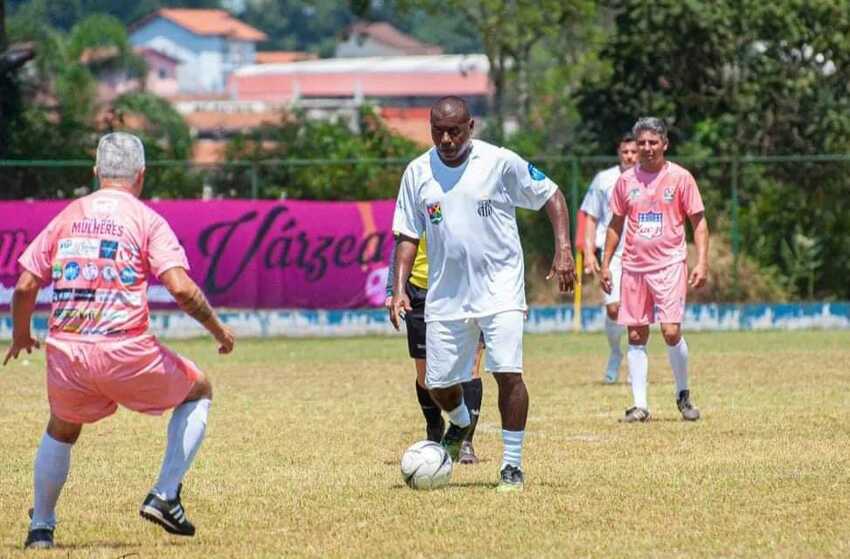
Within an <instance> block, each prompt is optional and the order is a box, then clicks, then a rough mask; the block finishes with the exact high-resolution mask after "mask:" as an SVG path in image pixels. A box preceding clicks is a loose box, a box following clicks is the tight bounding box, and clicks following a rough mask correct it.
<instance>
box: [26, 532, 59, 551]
mask: <svg viewBox="0 0 850 559" xmlns="http://www.w3.org/2000/svg"><path fill="white" fill-rule="evenodd" d="M52 548H53V530H52V529H50V528H36V529H35V530H30V531H29V533H28V534H27V541H25V542H24V549H52Z"/></svg>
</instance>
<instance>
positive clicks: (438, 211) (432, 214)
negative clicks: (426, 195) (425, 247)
mask: <svg viewBox="0 0 850 559" xmlns="http://www.w3.org/2000/svg"><path fill="white" fill-rule="evenodd" d="M426 207H427V209H428V219H430V220H431V223H433V224H434V225H437V224H438V223H440V222H441V221H443V208H442V206H440V203H439V202H434V203H433V204H428V205H427V206H426Z"/></svg>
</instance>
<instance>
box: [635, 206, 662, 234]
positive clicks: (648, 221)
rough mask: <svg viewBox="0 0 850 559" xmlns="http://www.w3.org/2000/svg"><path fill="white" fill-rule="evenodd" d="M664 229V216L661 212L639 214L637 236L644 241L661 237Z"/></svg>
mask: <svg viewBox="0 0 850 559" xmlns="http://www.w3.org/2000/svg"><path fill="white" fill-rule="evenodd" d="M663 229H664V214H663V213H661V212H638V229H637V234H638V235H640V236H641V237H643V238H644V239H654V238H656V237H660V236H661V232H662V231H663Z"/></svg>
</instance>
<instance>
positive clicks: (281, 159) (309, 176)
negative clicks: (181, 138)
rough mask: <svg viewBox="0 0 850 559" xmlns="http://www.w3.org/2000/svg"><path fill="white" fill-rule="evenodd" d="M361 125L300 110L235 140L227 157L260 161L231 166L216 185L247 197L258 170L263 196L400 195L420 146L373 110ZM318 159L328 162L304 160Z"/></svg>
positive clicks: (365, 197)
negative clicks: (406, 168)
mask: <svg viewBox="0 0 850 559" xmlns="http://www.w3.org/2000/svg"><path fill="white" fill-rule="evenodd" d="M359 129H360V132H359V133H358V132H355V131H352V130H351V128H350V127H349V125H348V123H345V122H343V121H316V120H308V119H307V118H306V117H305V116H304V115H303V114H299V113H296V114H293V115H287V116H286V117H284V118H283V119H282V120H281V122H280V124H279V125H276V126H264V127H262V128H260V129H258V130H255V131H253V132H251V133H248V134H244V135H239V136H237V137H235V138H234V139H233V140H231V142H230V143H229V144H228V147H227V159H228V160H238V161H243V162H244V161H247V162H254V163H255V166H254V167H248V168H246V167H244V166H242V165H231V166H229V167H228V168H227V169H226V170H225V172H224V173H223V174H222V176H220V177H217V178H216V179H215V180H214V181H213V185H214V186H215V188H216V189H217V190H218V191H219V192H229V193H231V194H232V195H235V196H243V197H247V196H249V195H250V191H249V190H248V188H250V184H251V180H252V179H253V178H252V177H251V176H250V175H251V173H256V179H255V180H256V181H257V183H258V184H257V189H258V194H259V196H260V197H272V198H279V197H292V198H299V199H312V200H369V199H377V198H393V197H395V196H396V194H397V193H398V183H399V179H400V177H401V174H402V171H403V170H404V161H405V160H407V159H409V158H411V157H413V156H414V155H415V154H416V153H417V151H418V149H417V147H416V145H415V144H413V143H412V142H410V141H409V140H406V139H404V138H402V137H400V136H397V135H395V134H393V133H392V132H391V131H390V130H388V129H387V128H386V127H385V126H384V125H383V124H382V123H381V122H380V120H379V119H378V118H377V117H376V116H375V114H374V113H373V112H372V111H371V110H370V109H364V110H363V111H362V112H361V114H360V117H359ZM317 158H320V159H321V160H322V161H321V162H318V163H313V164H309V165H305V164H304V160H309V159H317ZM375 159H392V160H397V161H398V162H397V163H385V162H376V161H374V160H375ZM268 160H272V161H273V162H271V163H269V161H268ZM261 161H262V162H264V163H263V164H262V165H260V164H259V162H261Z"/></svg>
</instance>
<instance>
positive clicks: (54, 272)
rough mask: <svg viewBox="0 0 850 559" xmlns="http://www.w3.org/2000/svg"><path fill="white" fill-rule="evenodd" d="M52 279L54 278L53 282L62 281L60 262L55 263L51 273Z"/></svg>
mask: <svg viewBox="0 0 850 559" xmlns="http://www.w3.org/2000/svg"><path fill="white" fill-rule="evenodd" d="M50 277H51V278H53V281H56V280H60V279H62V264H60V263H59V262H54V263H53V270H52V271H51V274H50Z"/></svg>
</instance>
